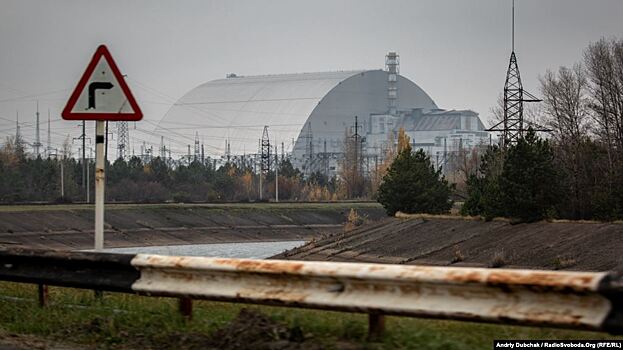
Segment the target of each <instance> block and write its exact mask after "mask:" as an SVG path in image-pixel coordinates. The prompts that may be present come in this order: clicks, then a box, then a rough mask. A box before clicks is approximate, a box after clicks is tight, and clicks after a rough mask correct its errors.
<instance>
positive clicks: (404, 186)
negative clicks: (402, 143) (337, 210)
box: [378, 147, 453, 215]
mask: <svg viewBox="0 0 623 350" xmlns="http://www.w3.org/2000/svg"><path fill="white" fill-rule="evenodd" d="M452 188H453V187H452V186H451V185H449V184H448V181H447V180H446V179H445V178H444V177H443V175H442V174H441V169H438V170H435V168H434V166H433V165H432V163H431V161H430V158H429V157H428V156H427V155H426V154H425V153H424V151H423V150H421V149H420V150H418V151H417V152H415V153H412V152H411V148H410V147H407V148H405V149H404V150H402V151H401V152H400V153H399V154H398V156H397V157H396V159H395V160H394V162H393V163H392V165H391V166H390V168H389V169H388V171H387V174H386V175H385V176H384V177H383V182H382V183H381V186H380V187H379V192H378V201H379V203H381V204H382V205H383V207H384V208H385V210H386V211H387V214H389V215H394V214H395V213H396V212H397V211H401V212H405V213H429V214H441V213H446V212H448V211H449V210H450V208H451V207H452V201H450V193H451V192H452Z"/></svg>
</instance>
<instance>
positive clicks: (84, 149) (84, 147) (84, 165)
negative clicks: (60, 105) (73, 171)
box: [82, 120, 87, 193]
mask: <svg viewBox="0 0 623 350" xmlns="http://www.w3.org/2000/svg"><path fill="white" fill-rule="evenodd" d="M86 130H87V127H86V120H83V121H82V188H84V191H85V193H86V190H87V182H86V173H87V163H86V162H85V159H86V155H87V153H86V152H87V139H86Z"/></svg>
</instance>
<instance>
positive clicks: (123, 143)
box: [117, 122, 130, 159]
mask: <svg viewBox="0 0 623 350" xmlns="http://www.w3.org/2000/svg"><path fill="white" fill-rule="evenodd" d="M129 148H130V134H129V130H128V122H117V158H121V159H126V158H127V156H128V153H127V152H128V149H129Z"/></svg>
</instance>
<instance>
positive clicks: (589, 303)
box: [0, 249, 623, 333]
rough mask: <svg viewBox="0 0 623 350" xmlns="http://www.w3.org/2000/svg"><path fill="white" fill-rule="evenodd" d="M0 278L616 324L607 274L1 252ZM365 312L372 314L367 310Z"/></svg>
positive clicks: (621, 308)
mask: <svg viewBox="0 0 623 350" xmlns="http://www.w3.org/2000/svg"><path fill="white" fill-rule="evenodd" d="M0 280H7V281H16V282H26V283H37V284H46V285H58V286H66V287H76V288H88V289H97V290H105V291H116V292H127V293H138V294H142V295H152V296H171V297H179V298H184V299H186V300H187V299H188V298H190V299H207V300H220V301H231V302H244V303H254V304H269V305H281V306H294V307H305V308H315V309H326V310H339V311H348V312H364V313H369V314H371V315H375V316H374V317H376V318H378V315H401V316H413V317H430V318H442V319H455V320H466V321H480V322H491V323H502V324H520V325H533V326H534V325H537V326H549V327H563V328H575V329H587V330H597V331H608V332H611V333H621V332H623V276H621V275H619V274H615V273H593V272H556V271H537V270H508V269H483V268H449V267H426V266H406V265H384V264H360V263H333V262H308V261H279V260H251V259H224V258H202V257H176V256H158V255H146V254H138V255H120V254H106V253H82V252H59V251H41V250H22V249H11V250H0ZM371 319H372V318H371Z"/></svg>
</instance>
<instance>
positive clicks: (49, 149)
mask: <svg viewBox="0 0 623 350" xmlns="http://www.w3.org/2000/svg"><path fill="white" fill-rule="evenodd" d="M46 143H47V145H46V150H45V153H46V156H47V157H48V158H49V157H50V154H51V153H52V137H51V134H50V109H49V108H48V140H47V142H46Z"/></svg>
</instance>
